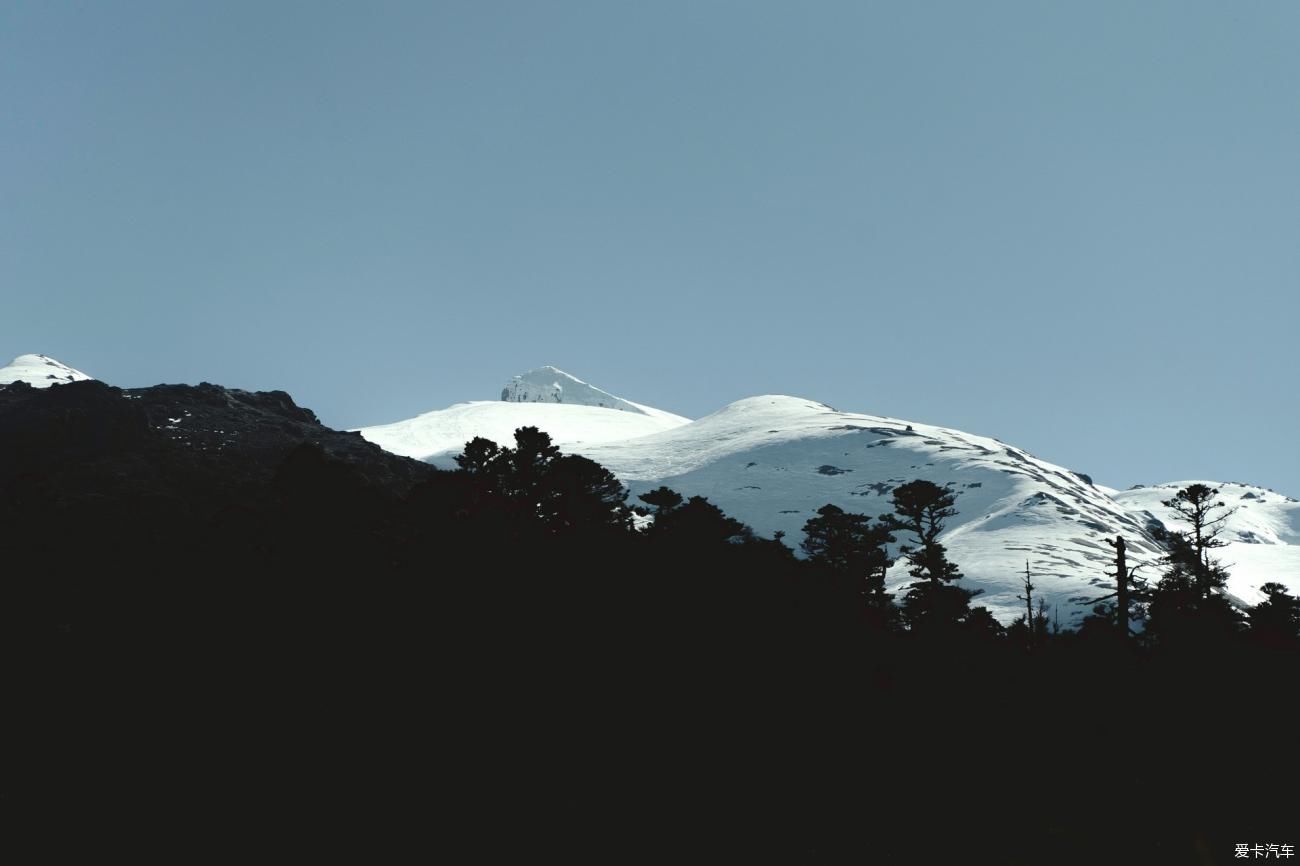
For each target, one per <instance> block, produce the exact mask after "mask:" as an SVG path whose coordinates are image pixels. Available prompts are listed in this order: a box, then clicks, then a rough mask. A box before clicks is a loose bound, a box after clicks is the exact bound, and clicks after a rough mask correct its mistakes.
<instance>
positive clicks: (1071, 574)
mask: <svg viewBox="0 0 1300 866" xmlns="http://www.w3.org/2000/svg"><path fill="white" fill-rule="evenodd" d="M542 369H543V370H547V369H548V368H542ZM534 372H537V371H534ZM554 372H555V373H559V372H560V371H554ZM530 375H531V374H525V376H530ZM562 375H563V377H564V378H559V377H555V376H554V373H547V375H546V377H544V378H555V380H556V381H558V382H559V383H560V384H561V385H563V386H564V387H565V389H566V390H565V392H564V394H562V396H563V397H564V398H565V399H566V400H567V399H568V396H569V395H570V394H571V393H572V391H571V388H572V386H570V385H565V383H566V382H568V381H570V380H571V381H573V382H578V383H579V384H583V385H585V383H582V382H581V380H578V379H576V378H574V377H570V376H568V375H567V374H562ZM522 380H523V377H516V380H515V381H522ZM531 387H532V386H531V385H530V386H528V387H522V386H521V388H520V389H519V390H518V393H522V394H528V395H531V394H538V393H544V391H542V392H538V391H534V390H530V388H531ZM588 387H590V386H588ZM593 390H594V391H596V392H598V394H604V393H605V392H603V391H599V389H593ZM507 392H511V389H510V386H507ZM511 393H514V392H511ZM595 399H606V398H600V397H598V398H595ZM616 399H617V398H616ZM624 402H629V403H630V401H624ZM631 405H634V406H635V405H637V404H631ZM640 408H643V409H647V410H648V411H647V412H646V414H641V413H635V412H630V411H626V410H624V411H617V410H614V409H613V408H612V407H605V406H598V405H597V406H589V405H574V404H571V403H567V402H554V401H551V402H487V401H484V402H475V403H461V404H457V405H455V406H452V407H450V408H449V409H444V410H441V411H437V412H429V413H426V414H424V415H421V416H419V417H417V418H412V419H410V420H408V421H401V422H398V423H396V424H389V425H384V426H382V427H368V428H362V430H361V433H362V435H363V436H365V437H366V438H367V439H369V440H370V441H372V442H375V443H376V444H378V445H380V446H381V447H383V448H385V449H387V450H389V451H392V452H394V453H397V454H403V455H406V456H411V457H417V458H420V459H424V460H427V461H428V462H431V463H433V464H435V465H437V466H440V467H443V468H454V466H455V461H454V457H455V455H457V454H459V453H460V451H461V449H462V448H463V447H464V444H465V442H466V441H468V440H469V439H472V438H473V437H474V436H484V437H486V438H488V439H492V440H493V441H496V442H498V443H501V444H510V443H511V442H512V441H513V438H514V430H515V429H516V428H517V427H521V426H530V425H531V426H536V427H539V428H540V429H542V430H545V431H547V432H548V433H550V434H551V437H552V439H553V440H554V441H555V442H556V443H557V444H558V445H560V447H561V448H562V449H563V450H565V451H566V452H571V453H578V454H582V455H585V456H587V457H590V458H591V459H593V460H595V461H597V462H599V463H601V464H603V465H604V466H606V467H607V468H609V469H610V470H611V471H612V472H614V473H615V474H616V475H617V476H618V477H619V478H620V479H621V480H622V481H623V482H624V483H625V484H627V485H628V487H629V488H630V490H631V494H632V501H633V502H635V497H636V496H637V495H638V494H641V493H644V492H646V491H648V490H651V489H654V488H655V487H658V486H660V485H661V484H662V485H667V486H668V487H671V488H673V489H674V490H676V491H678V492H679V493H681V494H682V495H684V496H697V495H698V496H705V497H708V499H709V500H710V501H711V502H713V503H714V504H716V505H718V506H719V507H720V508H722V509H723V510H724V511H726V512H727V513H728V514H729V515H731V516H733V517H735V518H736V519H738V520H741V521H743V522H744V523H747V524H748V525H750V526H751V527H752V528H753V529H754V531H755V532H757V533H759V534H760V535H768V536H770V535H771V534H773V533H775V532H778V531H780V532H784V533H785V540H786V543H787V544H790V545H792V546H794V547H795V548H796V549H797V548H798V545H799V542H800V541H802V539H803V525H804V523H805V522H806V521H807V520H808V519H809V518H811V517H813V516H815V514H816V511H817V509H818V508H820V507H821V506H823V505H825V504H826V503H828V502H830V503H834V504H835V505H838V506H839V507H841V508H843V509H845V510H846V511H854V512H859V513H863V514H869V515H873V516H878V515H880V514H883V513H886V512H888V511H890V510H891V509H892V497H891V495H890V494H891V491H892V490H893V489H894V488H895V487H897V486H898V485H900V484H904V483H906V482H908V481H912V480H914V479H917V478H924V479H927V480H929V481H933V482H935V483H936V484H940V485H946V486H948V487H950V488H951V489H952V490H953V491H954V492H955V493H956V494H957V496H956V505H955V507H956V509H957V512H958V513H957V515H956V516H954V517H953V518H951V519H950V520H949V521H948V524H947V530H946V532H945V533H944V535H943V536H942V540H943V542H944V544H945V545H947V547H948V550H949V553H950V556H951V559H952V560H953V561H954V562H956V563H957V564H958V566H959V567H960V568H961V570H962V573H963V575H964V578H963V580H962V581H961V583H960V585H962V586H965V587H967V588H969V589H978V590H981V591H982V593H981V595H980V596H978V598H977V600H976V601H975V602H974V603H975V604H980V605H984V606H985V607H987V608H989V610H990V611H991V612H992V613H993V615H994V616H996V617H997V618H998V619H999V620H1001V621H1002V622H1004V623H1006V622H1009V621H1010V620H1012V619H1014V618H1015V617H1017V616H1019V615H1020V614H1021V613H1022V612H1023V610H1024V608H1023V602H1021V601H1020V600H1019V599H1018V598H1016V596H1017V595H1018V594H1020V593H1021V592H1022V591H1023V590H1022V585H1021V579H1022V577H1023V574H1024V569H1025V563H1026V562H1028V563H1029V567H1030V569H1031V571H1032V575H1033V581H1034V585H1035V594H1036V595H1042V596H1043V597H1044V598H1045V599H1046V601H1047V604H1048V607H1049V610H1054V611H1055V614H1056V615H1057V616H1058V617H1059V619H1060V622H1061V623H1062V625H1069V626H1074V625H1077V624H1078V623H1079V621H1080V620H1081V619H1082V618H1083V617H1084V616H1086V615H1087V614H1089V613H1090V612H1091V607H1092V601H1094V600H1095V599H1098V598H1099V597H1101V596H1105V595H1108V594H1110V593H1111V592H1113V591H1114V581H1113V578H1111V577H1110V576H1109V575H1108V574H1107V571H1109V570H1110V569H1111V567H1112V562H1113V550H1112V549H1111V548H1110V547H1109V546H1108V545H1107V544H1106V541H1107V539H1113V538H1114V537H1115V536H1117V535H1122V536H1124V538H1125V540H1126V541H1127V542H1128V546H1129V561H1130V563H1135V562H1146V563H1149V564H1150V566H1151V567H1149V568H1147V569H1146V570H1144V571H1143V572H1142V573H1143V574H1144V575H1145V576H1147V577H1155V576H1157V575H1158V573H1159V566H1158V559H1159V556H1160V550H1159V549H1158V547H1157V545H1156V543H1155V540H1154V538H1153V537H1152V535H1151V528H1152V526H1154V525H1156V524H1157V522H1166V523H1168V522H1170V518H1169V515H1168V512H1167V509H1164V508H1163V506H1160V505H1159V502H1160V500H1162V499H1168V498H1170V497H1171V496H1173V495H1174V494H1175V493H1176V492H1177V490H1178V489H1179V488H1180V487H1184V486H1186V484H1187V483H1190V482H1183V483H1179V484H1168V485H1161V486H1160V487H1158V488H1142V489H1139V490H1130V491H1116V490H1113V489H1111V488H1103V487H1098V486H1096V485H1094V484H1093V483H1092V482H1091V480H1090V479H1089V478H1088V477H1087V476H1084V475H1081V474H1079V473H1076V472H1072V471H1071V470H1069V469H1066V468H1064V467H1061V466H1057V465H1055V464H1052V463H1049V462H1047V461H1045V460H1041V459H1039V458H1037V457H1035V456H1033V455H1031V454H1028V453H1027V452H1024V451H1022V450H1020V449H1018V448H1015V447H1013V446H1010V445H1007V444H1006V443H1004V442H1001V441H999V440H996V439H992V438H989V437H986V436H978V435H974V434H970V433H965V432H962V431H960V430H953V429H950V428H946V427H938V426H934V425H928V424H920V423H915V422H907V421H902V420H899V419H896V418H889V417H885V416H877V415H866V414H859V413H852V412H841V411H838V410H836V409H833V408H832V407H830V406H827V405H825V404H822V403H818V402H815V401H812V400H806V399H803V398H799V397H789V396H780V395H768V396H762V397H751V398H748V399H744V400H739V401H737V402H735V403H732V404H730V405H728V406H726V407H724V408H723V409H721V410H719V411H717V412H714V413H713V414H711V415H708V416H706V417H704V418H701V419H699V420H697V421H688V420H687V419H685V418H681V417H679V416H676V415H671V414H670V413H666V412H659V411H658V410H652V409H649V407H640ZM1213 486H1218V485H1217V484H1216V485H1213ZM1252 497H1253V498H1252ZM1224 498H1225V500H1228V501H1229V503H1230V504H1245V505H1248V506H1249V508H1243V509H1241V510H1240V511H1239V512H1238V513H1237V514H1235V515H1234V516H1233V518H1232V520H1231V522H1230V524H1229V527H1230V534H1231V535H1232V536H1233V541H1232V546H1231V547H1229V548H1225V549H1224V550H1223V551H1221V553H1222V554H1223V557H1222V558H1223V560H1224V562H1225V564H1227V565H1228V566H1229V568H1230V570H1231V573H1232V577H1231V580H1230V582H1229V589H1230V591H1231V592H1232V593H1233V595H1234V596H1235V597H1237V598H1238V599H1239V600H1240V601H1241V602H1242V603H1246V604H1251V603H1254V601H1257V600H1258V599H1259V592H1258V587H1259V585H1261V584H1262V583H1265V582H1267V581H1269V580H1276V581H1278V582H1281V583H1284V584H1286V585H1287V586H1288V587H1289V588H1290V589H1291V591H1292V592H1300V502H1296V501H1295V500H1291V499H1288V498H1287V497H1284V496H1281V495H1280V494H1277V493H1273V492H1272V491H1267V490H1264V489H1263V488H1255V487H1246V486H1244V485H1226V486H1225V488H1224ZM1238 500H1240V502H1238ZM1171 528H1175V529H1180V528H1182V527H1180V526H1178V525H1177V524H1171ZM903 540H904V539H900V541H903ZM910 581H911V578H910V577H909V576H908V574H907V562H906V561H905V560H903V561H899V562H898V563H897V564H896V565H895V567H894V568H893V569H892V570H891V572H890V574H889V587H890V589H891V591H897V590H898V589H899V588H900V587H902V586H905V585H906V584H908V583H910Z"/></svg>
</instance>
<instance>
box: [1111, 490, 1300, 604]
mask: <svg viewBox="0 0 1300 866" xmlns="http://www.w3.org/2000/svg"><path fill="white" fill-rule="evenodd" d="M1198 483H1199V484H1204V485H1206V486H1207V487H1211V488H1214V489H1217V490H1218V491H1219V495H1218V497H1217V498H1218V499H1219V500H1222V502H1223V503H1224V504H1225V505H1226V506H1228V507H1229V508H1235V509H1236V511H1235V512H1234V513H1233V514H1232V515H1231V516H1229V517H1228V519H1227V520H1226V521H1224V523H1223V534H1222V535H1221V536H1220V537H1221V539H1222V540H1223V541H1226V542H1228V546H1227V547H1223V548H1220V549H1219V550H1217V551H1215V552H1214V554H1213V555H1214V556H1216V557H1217V558H1218V559H1219V560H1220V561H1222V563H1223V564H1224V566H1225V567H1226V568H1227V569H1228V592H1229V593H1231V594H1232V595H1233V596H1235V597H1236V598H1238V599H1239V600H1241V601H1242V602H1243V603H1245V604H1256V603H1258V602H1259V601H1260V600H1262V599H1263V594H1262V593H1260V591H1259V587H1260V586H1261V585H1262V584H1265V583H1268V582H1269V581H1276V582H1277V583H1281V584H1283V585H1285V586H1286V587H1287V588H1288V590H1289V591H1290V592H1291V593H1292V594H1300V500H1296V499H1293V498H1291V497H1289V496H1283V495H1282V494H1281V493H1276V492H1274V491H1272V490H1268V489H1267V488H1264V487H1253V486H1251V485H1248V484H1236V483H1233V482H1220V481H1199V482H1197V481H1176V482H1171V483H1168V484H1157V485H1154V486H1151V487H1142V486H1139V487H1134V488H1132V489H1131V490H1122V491H1118V492H1116V493H1115V494H1113V497H1112V498H1114V499H1115V501H1116V502H1118V503H1119V504H1120V505H1122V506H1123V507H1125V508H1127V509H1128V510H1129V512H1130V513H1132V514H1133V516H1134V517H1135V518H1136V519H1138V520H1141V521H1144V522H1147V521H1152V520H1156V521H1159V522H1160V523H1162V524H1164V526H1165V527H1166V528H1168V529H1171V530H1176V531H1179V532H1183V531H1186V530H1187V529H1188V524H1187V522H1186V521H1184V520H1182V519H1181V518H1179V517H1178V515H1177V514H1176V513H1175V512H1174V510H1173V509H1171V508H1168V507H1166V506H1165V505H1164V504H1163V502H1164V501H1165V500H1167V499H1173V498H1174V496H1176V495H1177V493H1178V491H1179V490H1181V489H1182V488H1184V487H1187V486H1188V485H1191V484H1198ZM1222 513H1223V512H1222V510H1219V511H1217V512H1216V514H1222Z"/></svg>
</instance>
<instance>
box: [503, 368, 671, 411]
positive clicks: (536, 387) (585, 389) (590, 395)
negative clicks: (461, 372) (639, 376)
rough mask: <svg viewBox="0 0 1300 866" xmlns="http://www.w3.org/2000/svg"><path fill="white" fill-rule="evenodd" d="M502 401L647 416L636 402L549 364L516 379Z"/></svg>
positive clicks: (512, 380) (505, 392)
mask: <svg viewBox="0 0 1300 866" xmlns="http://www.w3.org/2000/svg"><path fill="white" fill-rule="evenodd" d="M501 399H502V400H504V401H506V402H507V403H567V404H569V405H575V406H599V407H602V408H605V409H617V410H619V411H620V412H634V413H636V414H638V415H646V414H649V413H648V412H646V410H645V409H644V408H643V407H641V406H638V405H637V404H636V403H632V402H631V401H628V400H624V399H623V398H622V397H615V396H614V395H613V394H610V393H609V392H608V391H602V390H601V389H599V388H597V387H595V386H594V385H589V384H587V383H586V382H584V381H582V380H581V379H579V378H578V377H577V376H574V375H571V374H569V373H566V372H564V371H563V370H561V369H559V368H558V367H551V366H549V365H548V366H545V367H538V368H537V369H535V370H529V371H528V372H527V373H520V374H519V375H518V376H515V377H514V378H513V379H511V380H510V381H509V382H507V383H506V386H505V387H504V388H502V389H501Z"/></svg>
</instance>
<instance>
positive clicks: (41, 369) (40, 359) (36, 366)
mask: <svg viewBox="0 0 1300 866" xmlns="http://www.w3.org/2000/svg"><path fill="white" fill-rule="evenodd" d="M90 378H93V377H91V376H87V375H86V374H85V373H83V372H81V371H80V370H74V369H73V368H71V367H69V366H68V365H67V364H63V363H60V362H59V361H56V360H54V359H53V358H51V357H49V356H48V355H19V356H18V357H17V358H14V359H13V360H12V361H10V362H9V363H8V364H7V365H6V366H4V367H0V385H12V384H13V383H14V382H26V383H27V384H29V385H31V386H32V387H33V388H48V387H49V386H50V385H58V384H61V383H63V382H77V381H81V380H84V379H90Z"/></svg>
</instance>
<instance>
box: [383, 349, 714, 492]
mask: <svg viewBox="0 0 1300 866" xmlns="http://www.w3.org/2000/svg"><path fill="white" fill-rule="evenodd" d="M689 423H690V419H689V418H683V417H681V416H680V415H674V414H672V413H671V412H664V411H663V410H661V409H654V408H652V407H650V406H642V405H640V404H639V403H633V402H631V401H629V400H624V399H622V398H621V397H615V396H614V395H613V394H608V393H606V392H605V391H602V390H600V389H599V388H595V387H593V386H591V385H588V384H587V383H586V382H583V381H582V380H581V379H577V378H575V377H573V376H570V375H569V374H568V373H565V372H563V371H562V370H557V369H555V368H554V367H539V368H538V369H536V370H531V371H529V372H527V373H524V374H522V375H520V376H516V377H514V379H512V380H511V381H510V382H509V383H507V384H506V386H505V388H504V389H503V390H502V392H501V400H500V401H493V400H478V401H473V402H469V403H457V404H456V405H454V406H451V407H449V408H447V409H440V410H437V411H434V412H426V413H424V414H423V415H419V416H417V417H415V418H409V419H407V420H405V421H398V422H396V423H393V424H382V425H379V426H375V427H362V428H360V429H359V431H358V432H360V433H361V435H362V436H364V437H365V438H366V439H368V440H370V441H371V442H374V443H375V444H376V445H378V446H380V447H381V448H383V449H385V450H387V451H391V452H392V453H394V454H401V455H403V456H405V457H414V458H416V459H418V460H424V461H426V462H429V463H432V464H434V465H435V466H439V467H442V468H446V469H454V468H455V467H456V462H455V457H456V455H457V454H460V452H461V449H462V448H464V447H465V443H466V442H468V441H469V440H470V439H473V438H474V437H475V436H483V437H485V438H487V439H491V440H492V441H494V442H499V443H502V444H506V445H508V444H511V443H513V442H514V434H515V430H516V429H517V428H519V427H529V426H532V427H537V428H539V429H541V430H544V431H546V432H547V433H549V434H550V436H551V439H552V441H554V442H555V443H556V444H558V445H559V446H560V447H561V448H563V449H564V450H566V451H571V452H574V453H584V451H583V449H585V448H587V447H589V446H591V445H593V444H595V443H598V442H609V441H615V440H618V441H622V440H628V439H634V438H636V437H639V436H646V435H648V434H650V433H659V432H661V431H664V430H670V429H672V428H674V427H680V426H681V425H683V424H689Z"/></svg>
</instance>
